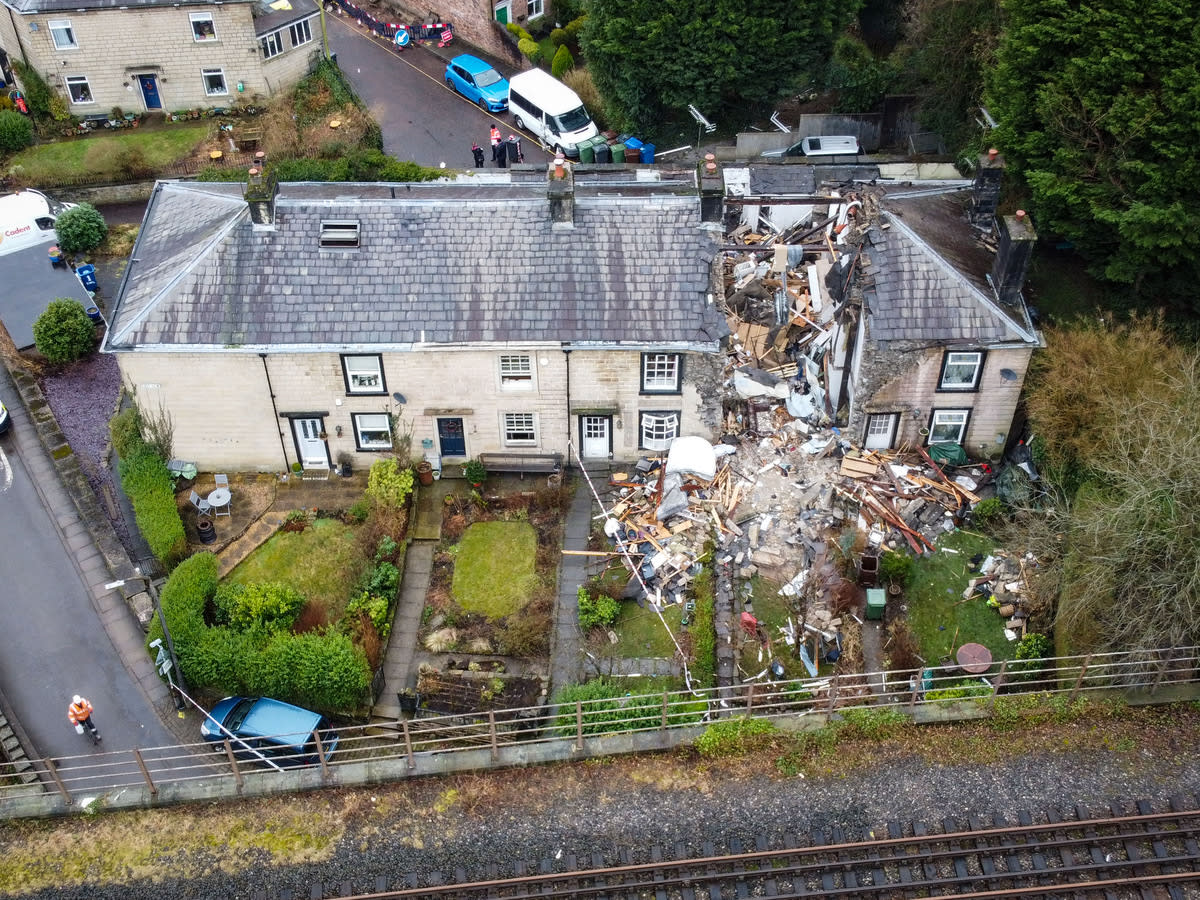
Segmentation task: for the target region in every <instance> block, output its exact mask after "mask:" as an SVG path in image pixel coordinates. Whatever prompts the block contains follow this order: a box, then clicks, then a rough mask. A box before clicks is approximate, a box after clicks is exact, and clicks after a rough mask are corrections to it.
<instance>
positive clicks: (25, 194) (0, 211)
mask: <svg viewBox="0 0 1200 900" xmlns="http://www.w3.org/2000/svg"><path fill="white" fill-rule="evenodd" d="M48 215H50V201H49V200H48V199H47V197H46V195H45V194H41V193H38V192H37V191H28V190H27V191H17V192H16V193H15V194H5V195H4V196H3V197H0V224H2V225H8V224H12V223H16V222H29V221H32V220H33V219H36V218H38V217H39V216H48Z"/></svg>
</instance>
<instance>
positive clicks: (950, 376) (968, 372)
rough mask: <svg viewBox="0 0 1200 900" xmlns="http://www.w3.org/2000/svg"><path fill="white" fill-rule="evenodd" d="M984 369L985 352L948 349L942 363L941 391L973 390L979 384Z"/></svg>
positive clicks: (939, 388)
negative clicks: (963, 351)
mask: <svg viewBox="0 0 1200 900" xmlns="http://www.w3.org/2000/svg"><path fill="white" fill-rule="evenodd" d="M982 369H983V354H982V353H981V352H979V351H975V352H972V353H961V352H950V351H947V353H946V359H945V361H944V362H943V364H942V379H941V381H940V382H939V383H938V390H940V391H973V390H975V388H977V387H978V386H979V373H980V371H981V370H982Z"/></svg>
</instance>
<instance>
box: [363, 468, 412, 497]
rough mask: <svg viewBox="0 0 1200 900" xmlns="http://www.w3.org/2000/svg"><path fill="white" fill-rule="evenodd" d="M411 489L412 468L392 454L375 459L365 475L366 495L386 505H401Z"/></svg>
mask: <svg viewBox="0 0 1200 900" xmlns="http://www.w3.org/2000/svg"><path fill="white" fill-rule="evenodd" d="M412 489H413V473H412V469H410V468H408V467H407V466H405V467H404V468H401V466H400V461H399V460H398V459H396V458H395V457H394V456H392V457H388V458H387V459H380V460H376V461H375V462H373V463H372V464H371V471H370V473H369V474H368V475H367V492H366V493H367V496H368V497H370V498H371V499H372V500H374V501H375V502H376V503H382V504H384V505H386V506H403V505H404V504H405V502H407V500H408V497H409V495H410V494H411V493H412Z"/></svg>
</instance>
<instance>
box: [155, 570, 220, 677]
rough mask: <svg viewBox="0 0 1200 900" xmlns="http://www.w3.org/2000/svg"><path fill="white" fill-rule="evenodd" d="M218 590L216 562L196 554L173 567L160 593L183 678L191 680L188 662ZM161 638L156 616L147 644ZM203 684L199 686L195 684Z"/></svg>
mask: <svg viewBox="0 0 1200 900" xmlns="http://www.w3.org/2000/svg"><path fill="white" fill-rule="evenodd" d="M216 590H217V558H216V556H214V555H213V554H211V553H197V554H195V555H194V556H190V557H188V558H187V559H185V560H184V561H183V562H181V563H180V564H179V565H178V566H176V567H175V571H173V572H172V573H171V576H170V577H169V578H168V579H167V581H166V584H164V585H163V586H162V590H161V591H159V595H158V602H159V606H161V607H162V614H163V616H164V617H165V618H166V620H167V623H168V627H169V628H170V629H171V638H172V640H173V641H174V643H175V649H176V651H177V653H178V656H179V664H180V666H181V667H182V668H183V674H184V677H185V678H187V679H188V680H192V674H191V669H190V665H189V663H190V661H191V659H192V654H193V652H194V651H195V648H196V645H197V643H198V642H199V641H200V639H201V638H202V637H203V635H204V632H205V631H206V628H205V625H204V607H205V606H206V605H207V604H208V601H209V599H210V598H211V597H212V596H213V594H214V593H216ZM162 636H163V629H162V623H161V622H160V621H159V620H158V617H157V616H155V618H154V621H152V622H151V623H150V633H149V634H148V635H147V636H146V643H147V647H148V646H149V644H150V642H152V641H154V640H156V639H161V638H162ZM198 683H202V682H198Z"/></svg>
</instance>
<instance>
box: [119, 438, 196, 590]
mask: <svg viewBox="0 0 1200 900" xmlns="http://www.w3.org/2000/svg"><path fill="white" fill-rule="evenodd" d="M120 472H121V486H122V487H123V488H124V490H125V493H126V494H127V495H128V496H129V501H130V502H131V503H132V504H133V514H134V517H135V518H136V519H137V525H138V529H139V530H140V531H141V532H142V537H144V538H145V539H146V543H147V544H149V545H150V551H151V552H152V553H153V554H154V555H155V557H156V558H157V559H158V560H159V561H160V562H162V564H163V565H164V566H166V567H167V568H168V569H169V568H171V567H172V566H173V565H174V564H175V563H176V562H178V561H179V559H180V558H182V556H183V554H184V553H185V552H186V550H187V536H186V535H185V534H184V531H183V520H182V519H181V518H179V508H178V507H177V506H176V505H175V488H174V485H173V484H172V482H171V473H170V472H168V471H167V464H166V462H165V461H164V460H163V459H162V457H160V456H159V455H158V454H157V453H155V452H154V451H153V450H151V449H150V448H149V447H148V446H145V445H143V446H141V447H139V448H138V449H137V450H135V451H134V453H133V455H132V456H130V457H128V458H127V459H122V460H121V466H120Z"/></svg>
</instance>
